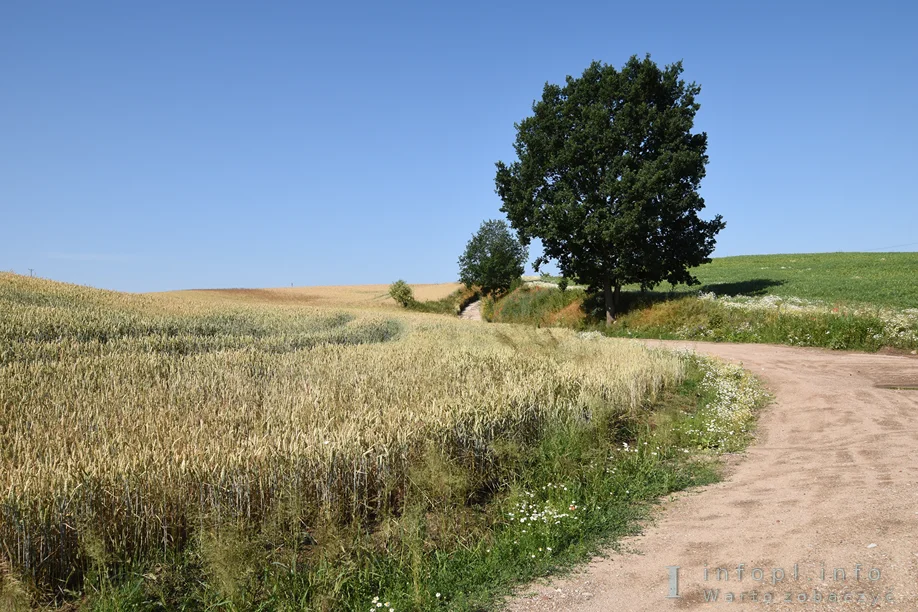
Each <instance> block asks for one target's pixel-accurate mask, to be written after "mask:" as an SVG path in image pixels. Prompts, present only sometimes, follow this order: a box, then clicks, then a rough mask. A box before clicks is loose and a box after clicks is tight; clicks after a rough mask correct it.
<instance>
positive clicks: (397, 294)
mask: <svg viewBox="0 0 918 612" xmlns="http://www.w3.org/2000/svg"><path fill="white" fill-rule="evenodd" d="M389 295H390V296H391V297H392V299H393V300H395V302H396V303H397V304H398V305H399V306H404V307H405V308H407V307H408V305H409V304H411V302H413V301H414V293H412V291H411V286H410V285H408V283H406V282H405V281H403V280H402V279H399V280H397V281H395V282H394V283H392V284H391V285H389Z"/></svg>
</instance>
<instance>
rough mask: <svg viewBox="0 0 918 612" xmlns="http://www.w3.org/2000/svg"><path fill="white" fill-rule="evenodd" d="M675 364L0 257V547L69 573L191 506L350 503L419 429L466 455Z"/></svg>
mask: <svg viewBox="0 0 918 612" xmlns="http://www.w3.org/2000/svg"><path fill="white" fill-rule="evenodd" d="M273 291H281V290H273ZM373 291H375V290H373ZM367 292H368V293H367V295H369V293H370V292H371V290H369V289H368V290H367ZM291 293H293V292H292V291H291ZM359 294H360V292H359V291H356V290H353V289H348V290H346V291H344V292H343V293H342V295H345V296H346V297H342V298H339V299H340V300H341V301H347V300H350V299H355V298H353V297H352V296H354V295H359ZM324 295H326V296H332V295H334V291H332V290H329V292H327V293H325V294H324ZM323 299H333V298H332V297H326V298H323ZM358 301H359V300H358ZM317 302H320V300H317ZM683 367H684V366H683V362H682V361H681V360H680V359H679V358H678V357H676V356H673V355H671V354H668V353H665V352H659V351H652V350H648V349H645V348H643V347H642V346H640V345H637V344H632V343H629V342H627V341H618V340H612V339H601V338H593V337H589V336H584V335H578V334H576V333H574V332H572V331H569V330H561V329H552V330H544V329H543V330H539V329H531V328H526V327H514V326H509V325H498V324H495V325H482V324H476V323H473V322H466V321H459V320H454V319H452V318H449V317H445V316H436V315H423V314H410V313H405V312H398V311H395V310H391V309H382V310H369V309H365V308H357V309H347V308H340V307H335V308H330V307H316V306H313V305H311V303H307V304H305V305H304V304H302V303H299V302H297V301H295V300H294V301H289V300H267V299H262V298H258V299H247V298H242V299H237V298H236V297H235V294H232V293H223V294H220V295H219V299H213V296H212V295H211V296H204V297H202V292H177V293H170V294H154V295H130V294H121V293H115V292H108V291H101V290H95V289H88V288H85V287H79V286H74V285H66V284H62V283H55V282H51V281H46V280H40V279H32V278H27V277H22V276H17V275H13V274H7V273H3V274H0V438H2V441H3V443H2V445H0V562H9V563H11V564H12V565H13V567H15V568H17V570H18V571H20V572H22V573H23V574H25V575H26V576H28V577H30V579H32V580H34V581H35V583H36V584H39V585H43V586H44V587H55V588H63V587H73V586H75V585H76V586H78V584H79V579H80V576H81V575H82V572H83V571H84V570H85V569H86V568H87V567H88V566H90V565H91V564H92V563H93V562H94V561H96V560H98V559H100V558H103V559H106V560H107V562H125V563H126V562H129V561H131V560H136V559H141V558H144V557H145V556H147V555H150V554H159V553H167V552H168V551H169V550H173V549H177V548H180V547H181V546H183V545H184V543H185V542H186V541H187V540H188V538H189V537H191V536H192V535H193V533H194V530H195V528H196V526H197V525H200V524H202V523H204V522H208V521H210V522H214V521H225V520H233V521H242V522H244V523H246V524H260V523H264V522H265V521H269V520H280V519H278V517H279V516H280V514H279V513H280V510H281V509H283V521H286V523H284V524H285V525H286V526H285V527H284V529H287V530H293V531H296V530H299V529H303V530H307V529H308V528H309V526H310V525H315V524H316V523H317V522H319V521H323V520H324V521H328V520H337V521H347V520H371V519H372V517H373V516H375V515H377V514H379V513H381V512H384V511H386V510H387V509H388V508H391V507H392V506H393V505H397V504H398V499H399V491H400V490H401V488H402V487H403V486H404V484H405V479H406V478H407V474H408V473H409V471H410V467H411V464H412V462H416V461H419V460H420V457H422V455H423V451H424V449H425V448H428V447H429V446H430V445H431V444H434V445H436V447H437V448H440V449H444V452H448V453H451V454H453V455H455V456H458V457H464V458H465V460H466V461H470V462H472V463H473V464H475V465H476V466H477V469H479V470H481V471H483V472H486V471H487V470H488V469H489V457H490V456H491V453H492V451H493V448H494V445H495V443H496V442H497V441H501V440H503V441H508V440H509V441H514V440H517V441H519V440H525V439H531V438H537V437H538V436H539V435H540V433H541V432H543V431H545V429H546V428H547V427H551V426H555V425H558V424H560V423H564V422H570V421H576V420H583V419H590V418H595V417H596V416H597V415H598V414H599V413H601V412H606V413H608V412H610V411H611V412H614V411H623V412H627V411H633V410H637V409H639V408H640V407H641V406H642V404H643V403H644V402H645V401H647V399H648V398H650V397H652V396H654V395H655V394H656V393H657V392H658V391H660V390H661V389H662V388H663V387H664V386H666V385H671V384H674V383H676V382H677V381H679V380H680V379H681V377H682V376H683ZM3 557H6V560H5V561H4V559H3Z"/></svg>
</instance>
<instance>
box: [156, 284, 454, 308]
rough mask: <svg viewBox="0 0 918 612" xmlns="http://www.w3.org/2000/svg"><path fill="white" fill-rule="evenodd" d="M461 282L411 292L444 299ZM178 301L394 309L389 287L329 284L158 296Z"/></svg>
mask: <svg viewBox="0 0 918 612" xmlns="http://www.w3.org/2000/svg"><path fill="white" fill-rule="evenodd" d="M461 287H464V285H462V284H461V283H435V284H413V285H411V290H412V292H413V294H414V298H415V299H416V300H419V301H428V300H430V301H433V300H439V299H442V298H445V297H447V296H448V295H450V294H451V293H453V292H454V291H456V290H457V289H460V288H461ZM159 295H161V296H163V297H166V296H168V297H175V298H179V299H182V300H188V299H192V300H197V301H224V302H225V301H229V302H240V301H242V302H261V303H267V304H291V305H309V306H322V307H328V306H333V307H358V308H387V309H393V308H396V303H395V301H394V300H393V299H392V298H391V297H389V285H329V286H322V287H279V288H275V289H192V290H187V291H170V292H166V293H162V294H159Z"/></svg>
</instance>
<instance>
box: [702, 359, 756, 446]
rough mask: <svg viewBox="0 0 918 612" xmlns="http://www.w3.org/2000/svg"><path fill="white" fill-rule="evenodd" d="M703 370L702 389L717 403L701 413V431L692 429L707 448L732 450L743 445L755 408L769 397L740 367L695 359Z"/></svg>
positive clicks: (708, 406)
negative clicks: (712, 396)
mask: <svg viewBox="0 0 918 612" xmlns="http://www.w3.org/2000/svg"><path fill="white" fill-rule="evenodd" d="M696 359H697V360H698V365H699V366H700V367H701V368H702V370H703V371H704V378H703V379H702V382H701V386H702V388H704V389H705V390H708V391H711V392H713V395H714V400H713V401H711V402H710V403H709V404H708V405H707V406H705V407H704V408H702V409H701V410H699V412H698V416H699V418H700V423H701V426H700V428H695V429H690V430H688V432H687V433H689V434H691V435H693V436H694V437H695V438H696V439H697V442H698V444H699V446H702V447H704V448H717V449H721V450H732V449H735V448H738V447H740V446H742V444H743V442H744V439H745V437H746V435H747V434H748V433H749V428H750V427H751V426H752V423H753V420H754V419H755V410H756V408H757V407H758V406H759V405H760V404H761V403H762V402H763V401H764V400H765V399H767V397H768V394H767V393H766V391H765V389H764V388H763V387H762V385H761V383H759V381H758V380H756V379H755V378H754V377H753V376H752V375H751V374H750V373H749V372H747V371H746V370H744V369H743V368H742V367H741V366H738V365H733V364H729V363H725V362H722V361H717V360H713V359H704V358H700V357H696Z"/></svg>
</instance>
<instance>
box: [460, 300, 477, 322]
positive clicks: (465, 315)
mask: <svg viewBox="0 0 918 612" xmlns="http://www.w3.org/2000/svg"><path fill="white" fill-rule="evenodd" d="M459 318H460V319H468V320H469V321H481V300H475V301H474V302H472V303H471V304H469V305H468V306H466V307H465V308H463V309H462V312H460V313H459Z"/></svg>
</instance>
